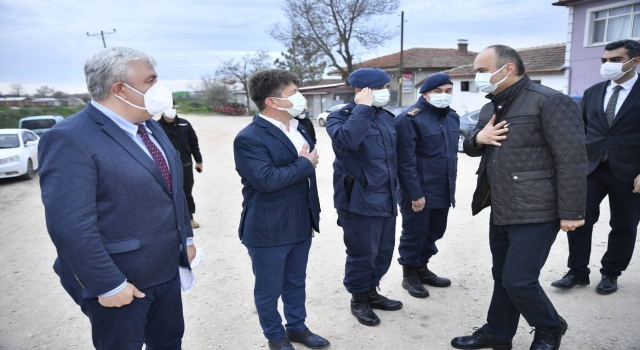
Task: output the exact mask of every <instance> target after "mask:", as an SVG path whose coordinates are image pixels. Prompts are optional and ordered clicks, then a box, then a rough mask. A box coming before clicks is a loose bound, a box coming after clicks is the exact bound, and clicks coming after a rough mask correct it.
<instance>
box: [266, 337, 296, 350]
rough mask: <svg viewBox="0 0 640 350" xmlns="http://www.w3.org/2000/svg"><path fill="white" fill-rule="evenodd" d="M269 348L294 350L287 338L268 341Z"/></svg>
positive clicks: (272, 349)
mask: <svg viewBox="0 0 640 350" xmlns="http://www.w3.org/2000/svg"><path fill="white" fill-rule="evenodd" d="M269 350H296V349H295V348H294V347H293V345H291V343H290V342H289V340H287V339H285V338H283V339H278V340H273V341H269Z"/></svg>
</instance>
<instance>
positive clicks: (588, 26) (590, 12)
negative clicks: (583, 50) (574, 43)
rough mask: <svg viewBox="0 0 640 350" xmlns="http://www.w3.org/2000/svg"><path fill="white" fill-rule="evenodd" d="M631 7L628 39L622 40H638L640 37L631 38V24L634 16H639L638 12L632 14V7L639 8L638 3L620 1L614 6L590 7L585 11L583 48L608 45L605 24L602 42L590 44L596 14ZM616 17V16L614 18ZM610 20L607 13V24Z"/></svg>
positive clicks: (631, 0)
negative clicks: (636, 6)
mask: <svg viewBox="0 0 640 350" xmlns="http://www.w3.org/2000/svg"><path fill="white" fill-rule="evenodd" d="M629 5H631V13H630V14H628V15H629V16H630V19H629V37H627V38H623V39H632V40H640V37H632V36H631V34H633V23H634V14H636V15H635V16H640V12H634V10H633V9H634V5H638V6H640V1H638V0H627V1H622V2H618V3H614V4H609V5H604V6H598V7H592V8H589V9H587V14H586V19H585V23H584V42H583V46H584V47H598V46H605V45H607V44H608V43H610V42H611V41H606V40H607V33H606V29H607V24H608V23H605V34H604V40H605V41H603V42H596V43H592V42H591V39H592V37H593V30H594V27H595V16H596V13H597V12H600V11H605V10H606V11H608V10H611V9H616V8H620V7H626V6H629ZM616 17H618V16H616ZM609 18H611V17H609V14H608V13H607V22H608V19H609ZM623 39H618V40H623Z"/></svg>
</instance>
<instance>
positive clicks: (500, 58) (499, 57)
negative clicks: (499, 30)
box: [487, 45, 524, 76]
mask: <svg viewBox="0 0 640 350" xmlns="http://www.w3.org/2000/svg"><path fill="white" fill-rule="evenodd" d="M487 49H493V51H494V52H495V53H496V66H498V69H500V68H501V67H502V66H504V65H505V64H507V63H513V64H515V65H516V75H517V76H522V75H524V63H522V58H521V57H520V54H519V53H518V52H517V51H516V50H514V49H512V48H510V47H509V46H506V45H491V46H489V47H487Z"/></svg>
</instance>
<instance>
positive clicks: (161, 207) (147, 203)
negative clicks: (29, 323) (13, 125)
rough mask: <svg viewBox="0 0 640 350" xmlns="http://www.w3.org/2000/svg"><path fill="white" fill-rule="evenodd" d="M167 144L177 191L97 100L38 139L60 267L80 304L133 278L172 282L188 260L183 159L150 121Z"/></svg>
mask: <svg viewBox="0 0 640 350" xmlns="http://www.w3.org/2000/svg"><path fill="white" fill-rule="evenodd" d="M146 125H147V127H148V128H149V129H150V130H151V132H152V135H153V137H154V138H155V139H156V141H157V142H158V144H159V145H160V147H161V148H162V150H163V151H164V153H165V155H166V158H167V163H168V166H169V169H170V171H171V182H172V187H173V193H172V194H170V193H169V189H168V187H167V184H166V183H165V181H164V179H163V177H162V174H161V173H160V169H159V168H158V166H157V165H156V163H155V162H154V160H153V159H152V158H151V157H149V156H148V155H147V154H146V153H145V152H144V151H143V150H142V149H141V148H140V146H138V144H136V142H135V141H134V140H132V139H131V136H130V135H127V134H126V133H125V131H123V130H122V129H121V128H120V127H119V126H118V125H116V124H115V123H114V122H113V121H112V120H111V119H109V118H108V117H107V116H106V115H104V114H103V113H102V112H100V111H99V110H98V109H97V108H95V107H94V106H92V105H88V106H87V107H86V108H84V109H83V110H82V111H80V112H79V113H77V114H75V115H72V116H71V117H69V118H67V119H65V120H64V121H62V122H61V123H59V124H57V125H56V126H55V127H54V128H52V129H51V130H50V131H48V132H47V133H46V134H45V135H44V136H43V137H42V139H41V140H40V143H39V145H38V156H39V162H40V187H41V190H42V202H43V203H44V206H45V214H46V222H47V229H48V231H49V235H50V236H51V239H52V241H53V243H54V244H55V246H56V249H57V252H58V258H57V259H56V261H55V263H54V270H55V271H56V273H57V274H58V275H59V276H60V281H61V283H62V285H63V286H64V287H65V289H66V290H67V292H68V293H69V294H70V295H71V296H72V297H73V298H74V300H76V302H78V303H80V301H81V299H82V298H92V297H96V296H98V295H101V294H104V293H107V292H109V291H111V290H113V289H115V288H116V287H118V286H119V285H121V284H122V282H123V281H124V280H125V279H127V281H128V282H130V283H131V284H133V285H135V286H136V287H137V288H138V289H143V288H148V287H152V286H155V285H159V284H162V283H165V282H167V281H169V280H170V279H171V278H173V277H174V276H175V275H176V273H177V272H178V264H180V265H182V266H185V267H188V266H189V263H188V259H187V254H186V250H183V249H181V246H182V247H186V246H187V245H186V239H187V237H191V236H193V231H192V229H191V226H190V220H189V211H188V209H187V206H186V200H185V197H184V193H183V190H182V181H183V180H182V163H181V161H180V155H179V154H178V152H177V151H176V150H175V149H174V148H173V146H172V145H171V143H170V142H169V139H167V136H166V135H165V133H164V132H163V131H162V128H161V127H160V125H158V123H157V122H156V121H154V120H148V121H147V122H146Z"/></svg>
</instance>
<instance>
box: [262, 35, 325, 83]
mask: <svg viewBox="0 0 640 350" xmlns="http://www.w3.org/2000/svg"><path fill="white" fill-rule="evenodd" d="M287 46H288V50H287V52H282V53H281V55H282V59H280V58H278V59H276V60H275V62H273V63H274V65H275V66H276V67H278V68H282V69H286V70H289V71H291V72H293V73H295V74H296V75H297V76H298V78H300V80H302V84H303V85H313V84H315V83H317V82H318V81H320V80H322V75H323V74H324V70H325V68H326V67H327V62H326V58H325V57H324V55H323V54H322V51H320V49H319V48H318V47H317V46H316V45H314V44H313V43H312V42H309V41H308V40H305V39H304V38H302V37H301V36H299V35H298V36H296V37H295V38H293V39H292V40H290V41H289V42H288V43H287Z"/></svg>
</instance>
